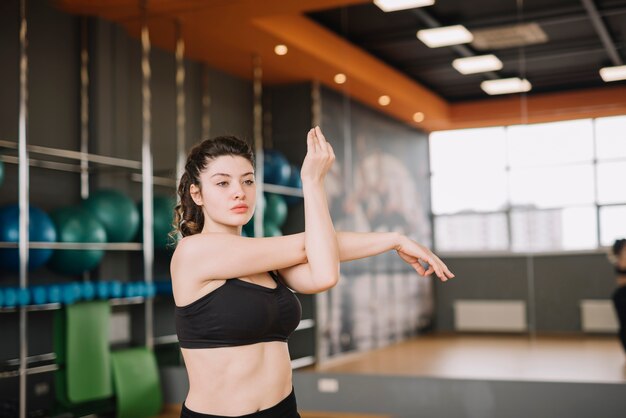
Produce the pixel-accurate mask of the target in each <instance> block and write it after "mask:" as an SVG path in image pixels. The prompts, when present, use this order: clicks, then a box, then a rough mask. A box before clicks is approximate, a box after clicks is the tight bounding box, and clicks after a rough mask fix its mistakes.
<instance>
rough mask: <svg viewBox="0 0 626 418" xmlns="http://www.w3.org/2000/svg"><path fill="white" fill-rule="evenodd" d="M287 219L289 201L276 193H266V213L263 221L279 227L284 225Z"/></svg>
mask: <svg viewBox="0 0 626 418" xmlns="http://www.w3.org/2000/svg"><path fill="white" fill-rule="evenodd" d="M286 219H287V203H286V202H285V199H284V198H283V197H282V196H281V195H278V194H276V193H265V214H264V215H263V221H264V222H265V223H271V224H274V225H276V226H278V227H281V226H283V224H284V223H285V220H286Z"/></svg>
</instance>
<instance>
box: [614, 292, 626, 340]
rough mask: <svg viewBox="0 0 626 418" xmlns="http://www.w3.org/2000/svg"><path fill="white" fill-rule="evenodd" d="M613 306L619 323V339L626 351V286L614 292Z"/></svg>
mask: <svg viewBox="0 0 626 418" xmlns="http://www.w3.org/2000/svg"><path fill="white" fill-rule="evenodd" d="M613 304H614V305H615V312H616V313H617V320H618V322H619V339H620V341H621V342H622V346H623V347H624V351H626V286H620V287H618V288H617V289H615V292H613Z"/></svg>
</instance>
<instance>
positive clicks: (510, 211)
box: [429, 115, 626, 255]
mask: <svg viewBox="0 0 626 418" xmlns="http://www.w3.org/2000/svg"><path fill="white" fill-rule="evenodd" d="M622 117H625V116H623V115H622ZM604 119H608V118H588V119H584V120H590V121H591V124H592V128H591V141H592V158H591V161H590V164H591V168H592V173H593V180H592V184H593V202H592V203H585V204H562V205H558V206H553V207H533V208H531V209H529V210H530V211H532V212H537V213H539V212H542V211H554V210H567V209H576V208H593V209H594V212H595V213H594V215H595V240H596V246H595V248H586V249H538V250H534V249H532V248H526V249H515V248H514V245H513V242H514V237H513V227H512V225H513V216H514V213H517V212H518V211H523V208H522V207H519V206H514V205H513V204H512V198H511V193H512V192H511V190H512V188H511V173H512V171H515V170H519V169H523V168H522V167H519V166H518V167H512V166H511V162H510V158H509V153H508V147H509V141H510V129H511V128H512V127H518V126H532V125H534V124H532V125H531V124H529V125H510V126H501V127H498V128H503V129H504V138H505V141H506V147H507V152H506V153H505V165H504V171H503V173H502V174H503V175H505V176H506V203H505V205H504V207H503V208H502V209H501V210H497V209H496V210H469V211H467V210H464V211H458V212H454V213H435V211H434V210H433V203H432V199H431V207H430V216H431V222H432V231H433V232H432V234H433V236H432V239H433V241H432V242H433V248H434V249H435V250H436V251H439V252H442V253H445V254H458V255H469V254H481V255H485V254H500V255H507V254H510V255H515V254H526V253H532V254H563V253H598V252H606V250H607V247H608V246H609V245H610V244H608V243H607V242H606V240H605V242H603V237H602V225H601V223H602V218H601V216H602V214H601V212H602V210H603V209H604V208H610V207H620V206H622V207H624V208H626V199H625V200H623V201H618V202H611V203H602V202H600V201H599V197H598V194H599V193H598V190H599V187H600V186H599V181H598V171H599V169H598V167H599V166H600V165H601V164H603V163H614V162H623V163H626V155H624V156H618V157H614V158H606V157H602V158H600V159H599V158H598V139H597V136H598V134H597V131H598V128H597V123H598V120H604ZM562 122H567V121H562ZM625 136H626V133H625ZM429 139H430V138H429ZM624 140H625V141H626V137H625V138H624ZM430 152H432V149H431V142H430V141H429V153H430ZM588 163H589V162H587V161H584V162H562V163H544V164H541V165H533V168H540V167H544V168H545V167H547V168H554V169H559V168H562V167H567V166H573V165H582V164H588ZM434 175H437V173H435V172H433V169H432V167H430V169H429V180H430V187H431V193H433V186H434V185H433V176H434ZM625 178H626V176H625ZM494 214H503V215H504V217H505V219H506V242H507V245H506V247H505V248H501V249H483V250H479V249H471V248H469V247H468V249H453V250H451V249H447V248H440V247H439V244H438V239H437V232H438V231H437V220H438V218H443V217H458V216H467V215H470V216H472V215H475V216H480V215H494ZM624 235H626V230H625V231H624Z"/></svg>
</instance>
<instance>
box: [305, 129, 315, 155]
mask: <svg viewBox="0 0 626 418" xmlns="http://www.w3.org/2000/svg"><path fill="white" fill-rule="evenodd" d="M314 150H315V148H314V145H313V129H309V132H308V133H307V134H306V151H307V153H313V151H314Z"/></svg>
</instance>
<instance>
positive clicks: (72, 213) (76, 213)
mask: <svg viewBox="0 0 626 418" xmlns="http://www.w3.org/2000/svg"><path fill="white" fill-rule="evenodd" d="M50 217H51V218H52V222H53V223H54V225H55V227H56V230H57V241H58V242H95V243H104V242H107V233H106V230H105V228H104V226H103V225H102V223H100V221H98V219H97V218H96V217H95V216H94V215H93V214H91V213H90V212H88V211H87V210H86V209H84V208H82V207H78V206H72V207H66V208H60V209H57V210H55V211H53V212H52V213H51V214H50ZM103 256H104V250H55V251H54V253H53V254H52V258H51V259H50V262H49V263H48V265H49V266H50V268H51V269H52V270H54V271H56V272H58V273H61V274H81V273H83V272H85V271H89V270H93V269H94V268H95V267H96V266H97V265H98V264H99V263H100V261H101V260H102V257H103Z"/></svg>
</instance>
